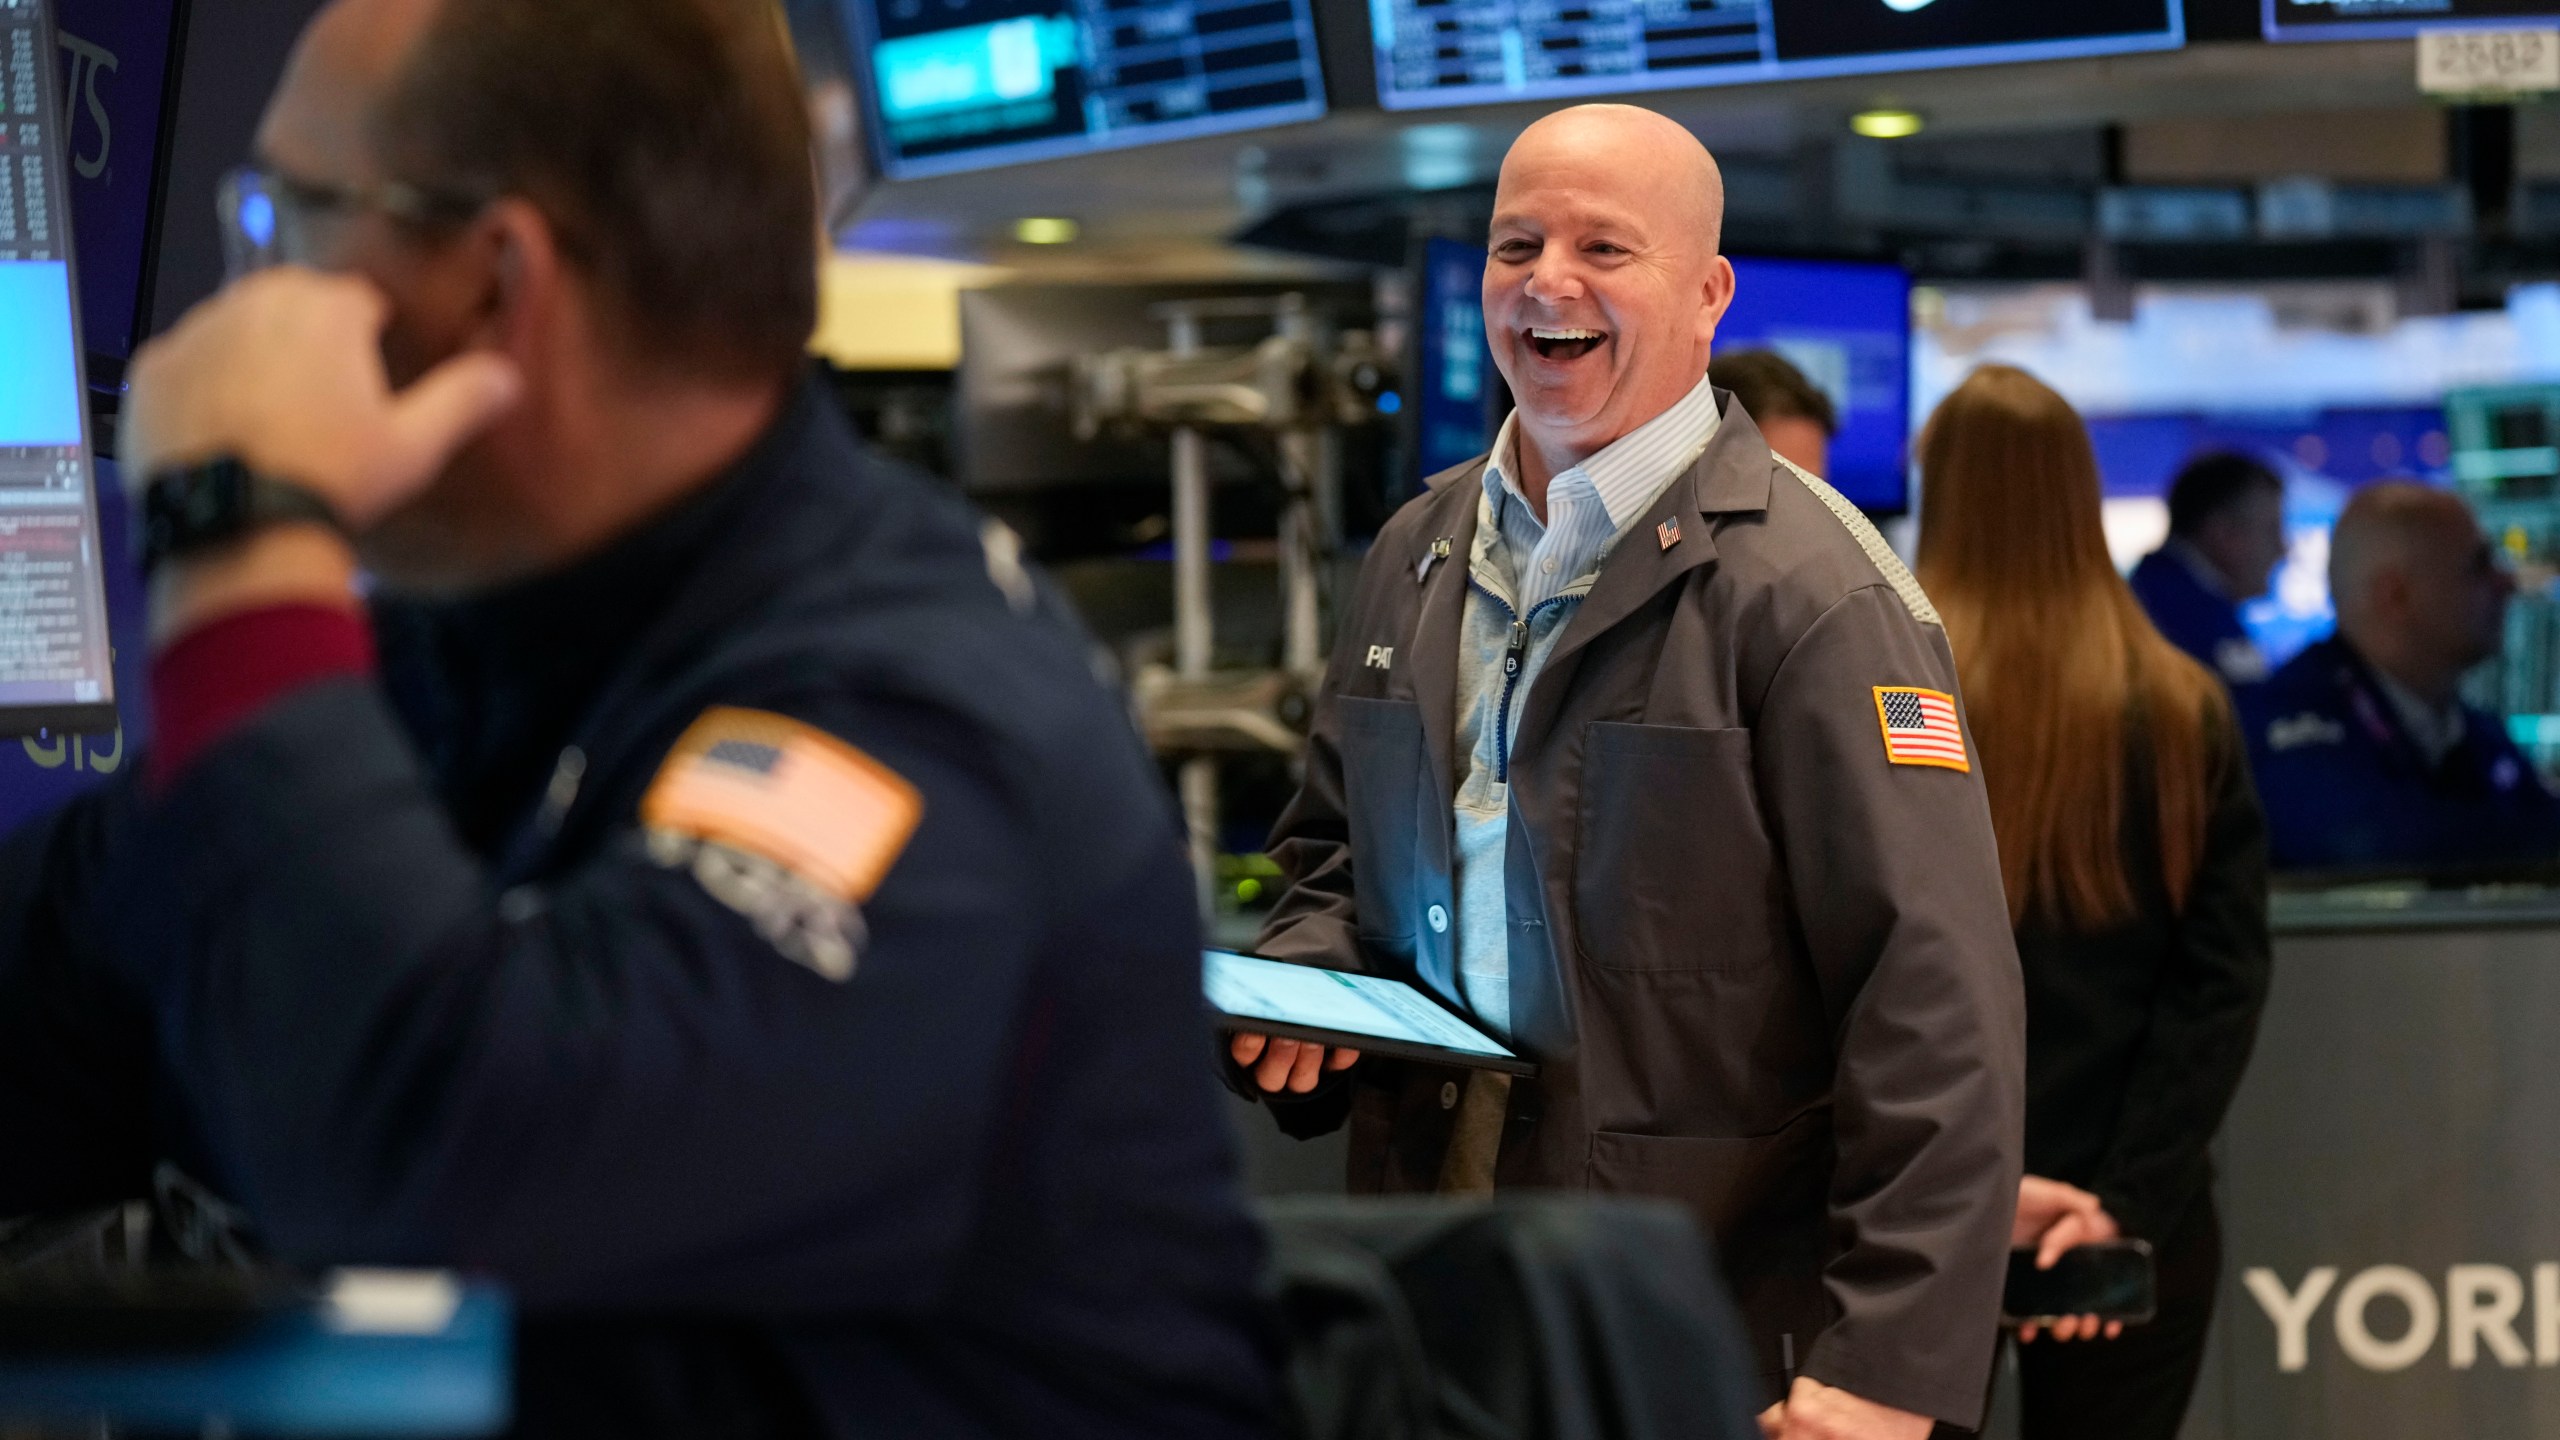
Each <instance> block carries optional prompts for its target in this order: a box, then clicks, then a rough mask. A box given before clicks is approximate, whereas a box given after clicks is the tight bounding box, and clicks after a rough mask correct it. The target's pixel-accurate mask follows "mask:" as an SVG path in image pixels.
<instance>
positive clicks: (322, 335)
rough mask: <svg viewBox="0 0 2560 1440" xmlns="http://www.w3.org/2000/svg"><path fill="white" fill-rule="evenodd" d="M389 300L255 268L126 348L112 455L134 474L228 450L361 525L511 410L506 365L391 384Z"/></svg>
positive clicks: (339, 279) (453, 367)
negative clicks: (128, 361)
mask: <svg viewBox="0 0 2560 1440" xmlns="http://www.w3.org/2000/svg"><path fill="white" fill-rule="evenodd" d="M390 315H391V307H390V302H389V301H388V300H387V299H385V298H384V296H383V294H382V292H381V291H379V290H377V289H375V288H374V286H373V285H372V284H371V283H370V282H368V281H366V280H363V279H360V278H356V277H353V276H345V275H324V274H322V273H320V272H318V271H314V270H305V269H301V268H298V267H293V266H285V267H279V268H276V269H272V270H262V271H259V272H258V273H256V274H254V275H251V276H249V277H247V278H246V279H243V280H241V281H239V282H238V283H236V284H233V285H231V286H229V287H227V288H225V289H224V290H223V291H222V292H221V293H220V294H218V295H216V296H214V297H213V298H212V299H211V300H208V301H206V302H205V303H203V304H202V305H199V306H197V307H196V308H195V309H194V310H192V311H189V312H188V314H187V316H186V318H185V319H184V320H182V321H180V322H179V323H178V326H177V328H176V329H174V330H172V331H170V332H169V334H167V335H166V336H163V337H162V338H161V339H159V340H156V341H154V342H152V343H151V344H150V345H148V346H146V347H144V349H143V351H142V353H141V354H140V355H138V356H137V357H135V360H134V365H133V371H132V388H131V393H130V394H129V395H128V396H127V398H126V401H125V406H124V417H123V422H122V426H121V437H120V439H121V448H120V450H119V452H118V453H119V455H120V457H121V458H122V459H123V462H124V465H125V467H126V470H127V472H128V473H129V474H132V475H133V476H135V477H136V478H137V480H139V479H140V478H142V477H146V476H149V475H152V474H154V473H157V472H159V471H162V470H165V469H168V468H171V467H173V466H178V465H185V464H190V463H194V462H198V461H203V460H210V459H214V458H216V457H221V456H229V457H232V458H236V459H238V460H240V461H241V462H242V463H243V464H246V465H247V466H248V467H249V468H250V469H252V470H255V471H257V472H259V473H261V474H265V475H270V476H273V477H275V478H277V479H280V480H289V481H292V482H293V483H295V484H297V485H300V486H302V487H304V488H306V489H308V490H310V491H311V492H312V493H314V494H316V495H318V496H319V497H320V498H321V499H323V500H325V501H327V502H328V503H329V505H330V506H331V507H332V508H333V509H335V510H336V511H337V513H338V517H339V519H340V521H341V522H343V523H344V524H345V525H346V527H347V528H348V529H349V530H350V531H354V532H357V533H361V532H363V531H365V530H367V529H369V528H371V527H372V526H373V525H375V524H376V523H378V522H380V521H381V519H382V518H383V517H384V516H386V515H388V514H390V513H391V512H392V511H394V510H397V509H399V508H400V506H402V505H403V504H405V503H407V502H408V501H409V500H411V499H413V498H415V497H416V496H417V495H418V494H419V493H420V492H421V491H423V490H425V489H426V488H427V487H428V486H429V485H430V484H432V483H433V482H434V480H435V477H436V476H437V474H438V473H440V472H441V471H442V470H443V469H444V467H445V465H446V464H447V462H449V461H450V460H451V459H452V458H453V455H454V453H455V452H456V451H458V450H460V449H461V448H462V447H463V446H464V445H466V444H468V443H470V441H471V440H472V438H473V437H475V436H477V435H478V434H480V432H481V431H483V430H485V429H487V428H488V427H489V426H490V425H491V424H492V423H493V422H495V421H496V420H497V419H498V417H500V416H501V415H503V414H505V413H506V412H507V410H508V409H509V408H510V407H512V406H513V405H514V404H515V403H516V400H517V397H518V396H519V395H520V394H521V392H522V389H523V383H522V376H521V375H520V374H519V373H518V372H517V370H516V367H515V365H514V363H513V362H511V361H509V360H507V359H506V358H504V357H502V356H499V355H494V354H487V353H477V352H475V353H469V354H464V355H458V356H456V357H454V358H453V359H451V360H448V361H446V362H445V363H444V364H442V365H440V366H438V367H436V368H435V369H434V370H433V371H430V372H429V373H428V374H427V375H426V376H425V377H424V378H422V379H420V380H419V381H418V382H417V383H416V384H414V385H411V386H410V387H409V388H408V389H406V390H401V391H397V392H395V391H394V390H392V388H391V381H390V377H389V375H388V374H387V373H386V372H385V371H384V369H383V363H382V330H383V327H384V326H385V325H386V324H388V323H389V321H390Z"/></svg>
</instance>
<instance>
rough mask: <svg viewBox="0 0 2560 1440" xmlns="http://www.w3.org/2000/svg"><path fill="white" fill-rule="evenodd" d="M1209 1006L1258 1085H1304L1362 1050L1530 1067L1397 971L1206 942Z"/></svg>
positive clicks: (1293, 1088)
mask: <svg viewBox="0 0 2560 1440" xmlns="http://www.w3.org/2000/svg"><path fill="white" fill-rule="evenodd" d="M1201 975H1202V982H1203V984H1204V986H1205V987H1206V989H1207V991H1208V999H1209V1008H1210V1009H1211V1010H1213V1011H1215V1012H1216V1014H1217V1017H1218V1019H1219V1021H1220V1022H1221V1024H1222V1026H1223V1027H1224V1028H1226V1029H1228V1030H1230V1031H1232V1032H1233V1033H1232V1034H1231V1035H1230V1037H1229V1039H1228V1044H1227V1054H1228V1055H1229V1056H1230V1057H1232V1058H1233V1059H1234V1061H1235V1063H1236V1064H1238V1065H1241V1066H1244V1067H1246V1068H1248V1069H1250V1070H1251V1071H1252V1072H1253V1079H1254V1084H1255V1085H1256V1086H1258V1087H1259V1088H1260V1089H1261V1090H1262V1092H1263V1093H1264V1094H1267V1095H1277V1094H1279V1093H1281V1092H1282V1091H1283V1090H1286V1091H1288V1092H1289V1093H1291V1094H1293V1095H1304V1094H1307V1093H1309V1092H1311V1091H1313V1090H1314V1089H1315V1088H1316V1085H1317V1084H1318V1083H1319V1082H1320V1081H1322V1080H1323V1079H1324V1077H1325V1076H1326V1075H1328V1074H1330V1073H1332V1072H1334V1071H1337V1070H1348V1069H1350V1068H1351V1067H1352V1066H1353V1065H1355V1064H1357V1063H1359V1060H1360V1057H1361V1056H1362V1055H1367V1054H1377V1055H1388V1056H1393V1057H1396V1058H1398V1059H1406V1060H1420V1061H1424V1062H1427V1063H1430V1064H1435V1065H1453V1066H1463V1067H1468V1068H1474V1069H1487V1070H1503V1071H1508V1072H1509V1073H1511V1074H1514V1075H1534V1074H1536V1073H1537V1067H1536V1066H1535V1065H1532V1064H1529V1063H1528V1062H1527V1061H1524V1060H1522V1059H1521V1058H1520V1057H1519V1056H1517V1055H1514V1054H1513V1053H1511V1051H1510V1050H1509V1049H1508V1048H1506V1047H1505V1046H1504V1045H1503V1044H1502V1042H1500V1041H1499V1040H1496V1039H1494V1038H1493V1037H1492V1036H1489V1035H1487V1034H1485V1033H1484V1032H1482V1031H1480V1030H1478V1029H1476V1028H1475V1026H1474V1025H1472V1024H1470V1023H1469V1022H1468V1020H1467V1019H1466V1018H1465V1017H1464V1016H1461V1015H1459V1014H1458V1013H1456V1012H1455V1011H1453V1010H1451V1009H1449V1008H1448V1007H1447V1006H1446V1005H1444V1004H1442V1003H1441V1002H1440V1001H1438V1000H1436V999H1434V998H1433V997H1431V996H1430V995H1427V994H1425V993H1424V992H1423V991H1421V990H1417V989H1415V988H1414V987H1413V986H1411V985H1407V984H1405V983H1404V982H1402V981H1400V980H1390V979H1387V978H1385V977H1383V976H1377V975H1353V974H1347V973H1344V972H1342V971H1339V970H1327V969H1322V968H1319V967H1317V966H1313V965H1292V964H1289V963H1287V962H1286V961H1280V960H1265V959H1262V958H1260V957H1258V956H1253V955H1238V954H1235V953H1234V952H1232V951H1227V950H1211V951H1209V952H1207V954H1206V955H1205V956H1204V957H1203V958H1202V972H1201Z"/></svg>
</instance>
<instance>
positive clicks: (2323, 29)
mask: <svg viewBox="0 0 2560 1440" xmlns="http://www.w3.org/2000/svg"><path fill="white" fill-rule="evenodd" d="M2259 5H2260V8H2261V14H2262V18H2263V20H2264V23H2265V25H2266V34H2267V38H2268V39H2270V40H2389V39H2396V38H2405V37H2407V36H2410V35H2415V34H2417V33H2418V32H2419V31H2420V30H2432V29H2439V28H2446V27H2458V26H2483V25H2488V26H2496V25H2524V24H2529V23H2536V22H2538V23H2540V24H2544V25H2549V24H2555V23H2560V6H2555V5H2554V4H2552V0H2259Z"/></svg>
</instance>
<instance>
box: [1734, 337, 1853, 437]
mask: <svg viewBox="0 0 2560 1440" xmlns="http://www.w3.org/2000/svg"><path fill="white" fill-rule="evenodd" d="M1708 378H1709V379H1710V380H1712V381H1714V383H1716V384H1717V385H1720V386H1722V387H1724V388H1725V389H1727V390H1730V391H1732V392H1733V398H1734V399H1736V400H1739V401H1741V402H1742V408H1743V411H1744V412H1745V413H1746V414H1748V415H1750V417H1751V418H1752V419H1754V420H1783V419H1789V418H1792V419H1797V420H1810V421H1812V422H1813V423H1814V424H1816V425H1819V426H1821V427H1822V433H1823V434H1825V435H1829V436H1832V437H1834V438H1837V437H1838V435H1839V434H1840V412H1839V410H1837V409H1836V408H1834V407H1833V405H1832V403H1831V397H1830V396H1828V395H1825V394H1823V393H1822V391H1821V389H1820V388H1819V387H1817V386H1816V385H1815V384H1814V383H1813V382H1812V381H1810V380H1807V379H1806V378H1804V372H1803V371H1801V370H1799V369H1797V368H1796V367H1795V366H1794V365H1793V364H1791V363H1789V362H1788V360H1787V358H1786V357H1785V356H1783V355H1780V354H1779V353H1778V352H1776V351H1775V350H1737V351H1735V352H1734V353H1732V354H1730V355H1723V356H1719V357H1717V359H1716V360H1715V362H1714V363H1713V365H1712V366H1711V367H1710V370H1709V375H1708Z"/></svg>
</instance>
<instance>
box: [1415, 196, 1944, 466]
mask: <svg viewBox="0 0 2560 1440" xmlns="http://www.w3.org/2000/svg"><path fill="white" fill-rule="evenodd" d="M1732 258H1733V269H1734V277H1735V282H1736V283H1735V291H1734V300H1733V308H1732V309H1731V310H1728V311H1727V312H1725V318H1724V322H1723V324H1721V325H1719V326H1718V327H1717V329H1716V351H1717V353H1718V354H1730V353H1732V352H1734V351H1736V350H1774V351H1776V352H1777V353H1779V354H1780V355H1783V356H1785V357H1786V358H1787V359H1788V360H1789V361H1790V362H1792V363H1793V364H1794V365H1795V367H1796V368H1797V369H1798V370H1801V371H1803V372H1804V374H1805V378H1806V379H1808V380H1810V381H1812V382H1813V384H1814V386H1815V387H1816V388H1818V389H1820V390H1821V391H1822V392H1823V393H1824V394H1825V395H1828V396H1829V397H1830V398H1831V403H1832V406H1833V408H1834V409H1836V410H1837V411H1838V412H1839V417H1840V433H1839V434H1838V435H1837V436H1836V437H1834V438H1833V440H1832V442H1831V467H1830V468H1831V473H1830V474H1829V475H1827V476H1825V477H1824V478H1825V479H1827V480H1829V481H1830V482H1831V484H1832V485H1833V486H1834V487H1835V488H1837V489H1838V490H1839V491H1840V493H1842V494H1843V495H1845V496H1847V497H1848V498H1849V500H1850V501H1851V502H1852V503H1853V504H1855V505H1856V506H1857V507H1858V508H1859V509H1861V510H1864V511H1866V512H1867V513H1868V514H1871V515H1898V514H1901V513H1903V512H1904V511H1906V510H1908V509H1909V508H1910V481H1909V475H1910V470H1909V465H1908V461H1907V452H1908V446H1909V442H1910V435H1911V277H1910V276H1909V275H1908V274H1906V273H1905V272H1904V271H1903V270H1902V268H1901V267H1900V266H1898V265H1888V264H1882V263H1875V262H1868V261H1854V260H1791V259H1772V258H1766V257H1761V256H1752V255H1736V256H1734V257H1732ZM1484 266H1485V250H1484V247H1483V246H1481V245H1469V244H1466V243H1464V242H1462V241H1455V240H1438V239H1435V240H1431V241H1428V242H1426V243H1425V245H1424V247H1423V272H1424V273H1423V276H1422V305H1421V312H1420V316H1419V321H1420V323H1419V324H1418V326H1417V327H1416V329H1417V334H1418V341H1419V345H1418V349H1419V354H1418V357H1417V359H1418V364H1417V365H1416V367H1415V387H1414V388H1415V391H1416V393H1415V396H1414V407H1415V415H1416V431H1417V447H1416V448H1417V450H1418V455H1419V464H1420V471H1421V473H1422V474H1423V475H1432V474H1436V473H1438V472H1439V471H1442V470H1445V469H1447V468H1449V467H1450V466H1452V465H1458V464H1463V463H1465V462H1466V461H1468V460H1472V459H1474V458H1475V457H1476V456H1478V455H1481V454H1483V453H1484V451H1485V448H1486V447H1487V446H1488V445H1490V444H1491V443H1492V441H1493V431H1494V427H1495V426H1496V425H1498V424H1499V423H1500V420H1501V417H1500V416H1499V415H1498V414H1495V413H1493V409H1492V407H1491V406H1490V405H1489V404H1488V401H1487V398H1486V392H1487V390H1488V388H1489V387H1494V386H1498V385H1499V384H1500V383H1501V380H1500V377H1499V376H1498V375H1496V374H1495V373H1494V369H1493V356H1492V353H1491V351H1490V350H1489V349H1488V348H1487V346H1486V343H1485V335H1484V311H1483V282H1484Z"/></svg>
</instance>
